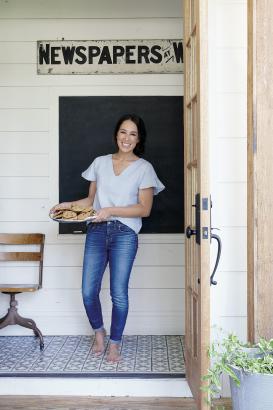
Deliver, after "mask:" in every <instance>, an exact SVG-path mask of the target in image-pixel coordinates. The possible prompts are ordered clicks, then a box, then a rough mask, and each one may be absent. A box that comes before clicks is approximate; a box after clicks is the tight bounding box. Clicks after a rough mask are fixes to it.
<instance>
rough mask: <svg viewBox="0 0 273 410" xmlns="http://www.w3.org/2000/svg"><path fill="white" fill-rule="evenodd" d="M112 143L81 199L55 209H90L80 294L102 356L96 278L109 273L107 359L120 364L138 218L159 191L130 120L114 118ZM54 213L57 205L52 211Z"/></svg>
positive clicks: (136, 123)
mask: <svg viewBox="0 0 273 410" xmlns="http://www.w3.org/2000/svg"><path fill="white" fill-rule="evenodd" d="M114 139H115V143H116V146H117V152H116V153H115V154H109V155H104V156H100V157H97V158H96V159H95V160H94V161H93V162H92V164H91V165H90V166H89V168H88V169H87V170H86V171H84V172H83V173H82V176H83V177H84V178H85V179H87V180H88V181H90V187H89V194H88V197H87V198H84V199H80V200H79V201H74V202H68V203H67V202H66V203H62V204H60V205H59V206H72V204H78V205H82V206H85V207H87V206H93V208H94V209H95V210H96V211H97V216H96V219H94V220H93V221H92V223H90V224H89V225H88V227H87V235H86V243H85V252H84V261H83V279H82V295H83V302H84V306H85V310H86V313H87V316H88V319H89V321H90V324H91V326H92V328H93V330H94V331H95V342H94V345H93V351H94V352H95V353H96V354H102V353H103V352H104V349H105V347H104V336H105V335H106V331H105V329H104V324H103V317H102V311H101V304H100V299H99V294H100V289H101V282H102V277H103V274H104V271H105V268H106V266H107V264H108V263H109V268H110V293H111V298H112V320H111V329H110V343H109V351H108V355H107V360H108V361H110V362H117V361H119V360H120V359H121V356H120V353H119V350H120V349H119V347H120V342H121V339H122V334H123V330H124V327H125V323H126V319H127V314H128V284H129V278H130V273H131V270H132V266H133V262H134V259H135V256H136V252H137V248H138V236H137V234H138V232H139V230H140V228H141V218H142V217H147V216H149V215H150V212H151V208H152V203H153V195H156V194H158V193H159V192H160V191H162V190H163V189H164V188H165V187H164V185H163V184H162V183H161V182H160V180H159V179H158V178H157V175H156V173H155V171H154V169H153V167H152V165H151V164H150V163H149V162H148V161H146V160H144V159H143V158H140V155H142V154H143V152H144V143H145V139H146V130H145V125H144V122H143V120H142V119H141V118H140V117H138V116H136V115H125V116H123V117H122V118H120V119H119V121H118V123H117V125H116V128H115V132H114ZM57 208H58V205H57V206H56V207H55V209H57Z"/></svg>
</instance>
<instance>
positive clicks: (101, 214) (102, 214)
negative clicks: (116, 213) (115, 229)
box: [92, 208, 112, 222]
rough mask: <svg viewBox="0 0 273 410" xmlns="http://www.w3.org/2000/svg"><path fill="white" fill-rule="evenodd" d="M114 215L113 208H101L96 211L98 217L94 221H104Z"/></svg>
mask: <svg viewBox="0 0 273 410" xmlns="http://www.w3.org/2000/svg"><path fill="white" fill-rule="evenodd" d="M111 216H112V208H101V209H100V210H99V211H97V213H96V218H95V219H93V221H92V222H103V221H106V220H107V219H109V218H110V217H111Z"/></svg>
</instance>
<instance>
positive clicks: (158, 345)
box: [0, 335, 185, 378]
mask: <svg viewBox="0 0 273 410" xmlns="http://www.w3.org/2000/svg"><path fill="white" fill-rule="evenodd" d="M93 341H94V337H93V336H45V337H44V342H45V348H44V350H43V351H40V348H39V342H38V340H37V339H35V338H34V337H33V336H1V337H0V377H4V376H5V377H7V376H10V377H12V376H17V377H18V376H23V377H26V376H29V377H35V376H39V377H41V376H45V377H53V376H54V377H56V376H60V377H109V376H110V377H143V378H147V377H149V378H153V377H154V378H160V377H164V378H166V377H167V378H168V377H185V366H184V353H183V336H146V335H145V336H124V337H123V340H122V345H121V354H122V360H121V361H120V362H119V363H117V364H111V363H108V362H107V361H106V354H103V355H101V356H95V355H94V354H93V353H92V351H91V348H92V344H93ZM107 344H108V338H107Z"/></svg>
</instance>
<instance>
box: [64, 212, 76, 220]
mask: <svg viewBox="0 0 273 410" xmlns="http://www.w3.org/2000/svg"><path fill="white" fill-rule="evenodd" d="M63 219H77V214H76V212H73V211H64V213H63Z"/></svg>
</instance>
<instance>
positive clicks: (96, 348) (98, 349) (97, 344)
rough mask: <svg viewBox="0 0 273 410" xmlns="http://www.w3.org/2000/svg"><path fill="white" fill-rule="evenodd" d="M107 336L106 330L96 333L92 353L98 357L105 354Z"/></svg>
mask: <svg viewBox="0 0 273 410" xmlns="http://www.w3.org/2000/svg"><path fill="white" fill-rule="evenodd" d="M105 336H106V330H105V329H101V330H96V331H95V341H94V344H93V347H92V352H94V353H96V354H97V355H100V354H102V353H103V352H104V350H105V346H104V337H105Z"/></svg>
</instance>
